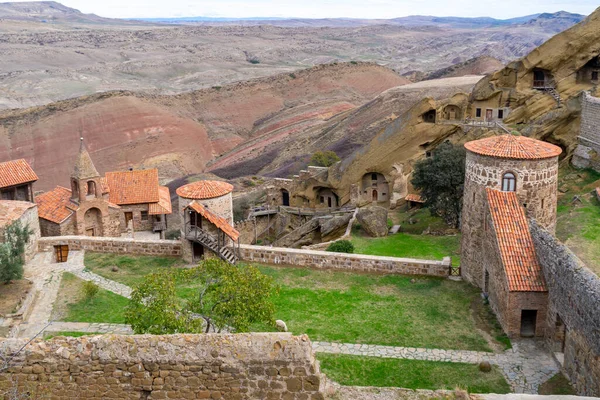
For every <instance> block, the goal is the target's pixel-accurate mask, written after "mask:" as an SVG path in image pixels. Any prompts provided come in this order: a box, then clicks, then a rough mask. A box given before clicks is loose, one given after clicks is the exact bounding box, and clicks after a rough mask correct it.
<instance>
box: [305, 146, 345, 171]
mask: <svg viewBox="0 0 600 400" xmlns="http://www.w3.org/2000/svg"><path fill="white" fill-rule="evenodd" d="M338 161H340V158H339V157H338V155H337V154H335V152H333V151H331V150H328V151H317V152H316V153H315V154H313V155H312V157H311V158H310V163H309V164H310V165H314V166H317V167H331V166H332V165H333V164H335V163H336V162H338Z"/></svg>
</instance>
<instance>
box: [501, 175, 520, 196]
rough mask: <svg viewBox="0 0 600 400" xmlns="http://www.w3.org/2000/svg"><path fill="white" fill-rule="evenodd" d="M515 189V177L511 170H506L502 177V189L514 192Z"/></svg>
mask: <svg viewBox="0 0 600 400" xmlns="http://www.w3.org/2000/svg"><path fill="white" fill-rule="evenodd" d="M516 190H517V178H516V177H515V174H513V173H512V172H507V173H505V174H504V176H503V177H502V191H503V192H514V191H516Z"/></svg>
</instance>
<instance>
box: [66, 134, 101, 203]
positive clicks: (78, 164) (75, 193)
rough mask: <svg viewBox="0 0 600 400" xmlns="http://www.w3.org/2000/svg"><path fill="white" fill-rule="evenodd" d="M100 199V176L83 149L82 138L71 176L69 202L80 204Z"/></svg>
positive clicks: (88, 154)
mask: <svg viewBox="0 0 600 400" xmlns="http://www.w3.org/2000/svg"><path fill="white" fill-rule="evenodd" d="M101 197H102V186H101V183H100V174H99V173H98V170H96V167H95V166H94V163H93V162H92V158H91V157H90V153H88V151H87V149H86V148H85V144H84V143H83V138H81V144H80V146H79V154H78V155H77V159H76V160H75V166H74V167H73V173H72V174H71V200H73V201H74V202H76V203H79V204H81V202H83V201H85V200H91V199H94V198H101Z"/></svg>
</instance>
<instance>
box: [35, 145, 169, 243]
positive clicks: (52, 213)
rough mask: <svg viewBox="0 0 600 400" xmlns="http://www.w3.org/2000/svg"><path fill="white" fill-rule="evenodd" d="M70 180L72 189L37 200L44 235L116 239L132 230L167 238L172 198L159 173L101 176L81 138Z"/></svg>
mask: <svg viewBox="0 0 600 400" xmlns="http://www.w3.org/2000/svg"><path fill="white" fill-rule="evenodd" d="M70 180H71V189H67V188H65V187H62V186H58V187H56V188H55V189H54V190H52V191H49V192H46V193H43V194H41V195H39V196H37V197H36V199H35V201H36V203H37V204H38V207H39V216H40V227H41V232H42V236H64V235H87V236H113V237H118V236H121V234H123V233H126V232H130V231H154V232H160V234H161V237H162V236H163V235H164V231H165V230H166V229H167V226H166V215H167V214H170V213H171V212H172V211H171V197H170V194H169V189H168V188H167V187H163V186H160V185H159V183H158V170H156V169H150V170H140V171H125V172H108V173H107V174H106V177H101V176H100V174H99V173H98V171H97V170H96V167H95V166H94V163H93V162H92V159H91V157H90V155H89V153H88V151H87V149H86V148H85V145H84V143H83V140H82V141H81V147H80V150H79V154H78V156H77V159H76V162H75V165H74V168H73V173H72V174H71V179H70Z"/></svg>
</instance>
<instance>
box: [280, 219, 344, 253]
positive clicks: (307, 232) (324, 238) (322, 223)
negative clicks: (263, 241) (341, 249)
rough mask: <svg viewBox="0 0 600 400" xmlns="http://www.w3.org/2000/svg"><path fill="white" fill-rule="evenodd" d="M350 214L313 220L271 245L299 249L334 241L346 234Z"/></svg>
mask: <svg viewBox="0 0 600 400" xmlns="http://www.w3.org/2000/svg"><path fill="white" fill-rule="evenodd" d="M351 219H352V214H345V215H342V216H334V217H331V218H313V219H311V220H310V221H308V222H306V223H305V224H303V225H302V226H300V227H299V228H297V229H295V230H293V231H292V232H290V233H288V234H287V235H285V236H284V237H282V238H281V239H279V240H277V241H276V242H275V243H273V245H274V246H276V247H291V248H300V247H302V246H310V245H312V244H315V243H321V242H328V241H331V240H335V239H337V238H339V237H340V236H342V235H343V234H344V233H345V232H346V227H347V226H348V223H349V222H350V220H351Z"/></svg>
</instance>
